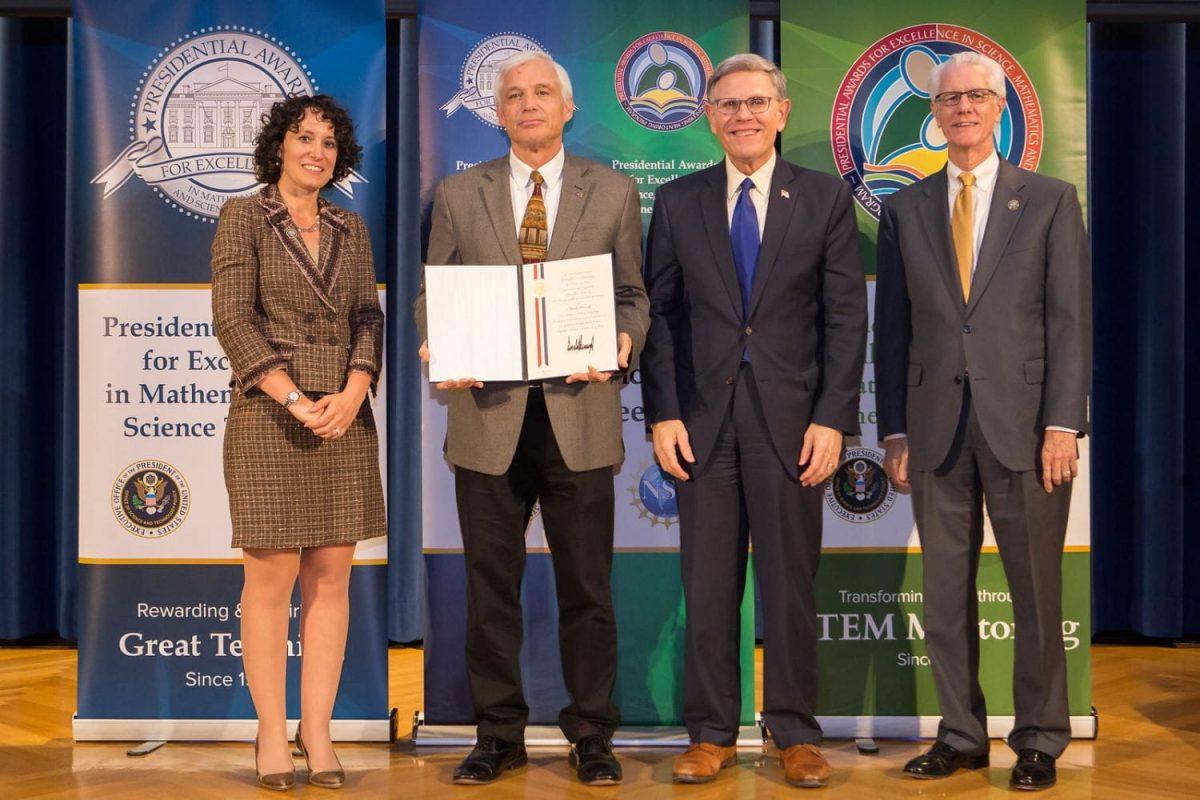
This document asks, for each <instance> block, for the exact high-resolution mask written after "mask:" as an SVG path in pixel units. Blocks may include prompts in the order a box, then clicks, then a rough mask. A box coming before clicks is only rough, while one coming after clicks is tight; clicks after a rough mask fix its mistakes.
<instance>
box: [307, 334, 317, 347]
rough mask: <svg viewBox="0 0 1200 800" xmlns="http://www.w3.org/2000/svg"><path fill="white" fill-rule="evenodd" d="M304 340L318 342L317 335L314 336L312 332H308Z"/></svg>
mask: <svg viewBox="0 0 1200 800" xmlns="http://www.w3.org/2000/svg"><path fill="white" fill-rule="evenodd" d="M304 341H306V342H308V343H309V344H316V343H317V337H315V336H313V335H312V334H311V333H310V334H308V335H307V336H305V337H304Z"/></svg>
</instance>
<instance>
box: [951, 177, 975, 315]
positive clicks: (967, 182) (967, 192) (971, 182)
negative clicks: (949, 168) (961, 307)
mask: <svg viewBox="0 0 1200 800" xmlns="http://www.w3.org/2000/svg"><path fill="white" fill-rule="evenodd" d="M958 182H959V183H961V184H962V188H961V189H959V190H958V197H955V198H954V212H953V213H952V214H951V215H950V235H951V236H952V237H953V238H954V255H955V257H956V258H957V259H958V277H959V278H960V279H961V280H962V292H963V302H964V303H965V302H967V300H968V298H970V296H971V267H972V266H974V264H973V262H974V260H975V176H974V175H972V174H971V173H970V172H960V173H959V175H958Z"/></svg>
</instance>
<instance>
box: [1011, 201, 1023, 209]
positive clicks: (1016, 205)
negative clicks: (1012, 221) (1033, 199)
mask: <svg viewBox="0 0 1200 800" xmlns="http://www.w3.org/2000/svg"><path fill="white" fill-rule="evenodd" d="M1020 207H1021V201H1020V200H1009V201H1008V210H1009V211H1016V210H1017V209H1018V208H1020Z"/></svg>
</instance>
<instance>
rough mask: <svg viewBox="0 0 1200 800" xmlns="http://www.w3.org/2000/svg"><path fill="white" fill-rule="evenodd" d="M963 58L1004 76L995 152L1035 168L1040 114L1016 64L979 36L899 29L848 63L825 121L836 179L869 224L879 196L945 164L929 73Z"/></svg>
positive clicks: (952, 29) (941, 26) (951, 28)
mask: <svg viewBox="0 0 1200 800" xmlns="http://www.w3.org/2000/svg"><path fill="white" fill-rule="evenodd" d="M968 51H974V52H977V53H982V54H983V55H985V56H987V57H988V58H990V59H992V60H994V61H995V62H996V63H998V64H999V65H1000V67H1001V69H1003V70H1004V74H1005V84H1006V87H1005V88H1006V92H1005V107H1004V112H1003V114H1002V115H1001V117H1000V123H999V124H998V125H997V126H996V134H995V135H996V151H997V152H998V153H999V154H1000V157H1001V158H1005V159H1008V160H1009V161H1010V162H1012V163H1013V164H1016V165H1017V166H1020V167H1023V168H1024V169H1029V170H1033V169H1036V168H1037V165H1038V161H1039V160H1040V159H1041V154H1042V145H1043V136H1044V132H1043V128H1042V109H1041V104H1040V103H1039V102H1038V96H1037V91H1036V90H1035V89H1034V86H1033V82H1032V81H1031V80H1030V78H1029V75H1028V74H1027V73H1026V72H1025V70H1024V69H1023V68H1022V67H1021V64H1020V63H1019V62H1018V61H1017V60H1016V58H1014V57H1013V56H1012V54H1011V53H1009V52H1008V51H1007V50H1005V49H1004V48H1003V47H1001V46H1000V45H999V44H998V43H997V42H995V41H993V40H992V39H989V38H988V37H987V36H984V35H983V34H982V33H979V32H978V31H974V30H971V29H970V28H964V27H961V26H959V25H948V24H946V23H941V22H935V23H927V24H923V25H913V26H911V27H908V28H902V29H901V30H898V31H893V32H892V33H889V34H887V35H886V36H884V37H882V38H880V39H879V40H878V41H877V42H875V43H874V44H872V45H870V46H869V47H868V48H867V49H866V50H864V51H863V53H862V55H860V56H859V57H858V58H857V59H855V60H854V62H853V63H852V64H851V65H850V69H849V70H848V71H847V72H846V76H845V78H843V79H842V83H841V86H839V87H838V90H837V94H836V95H835V97H834V101H833V112H832V115H831V118H830V126H829V127H830V131H829V134H830V142H831V143H832V145H833V158H834V163H835V164H836V165H837V170H838V173H839V174H840V175H841V176H842V178H843V179H844V180H846V181H847V182H848V183H849V184H850V187H851V188H852V189H853V190H854V197H855V199H856V200H857V201H858V204H859V205H860V206H862V208H863V209H864V210H866V211H867V212H868V213H869V214H871V216H873V217H875V219H879V209H880V204H881V201H882V199H883V198H884V197H887V196H888V195H890V194H892V193H894V192H896V191H899V190H900V189H902V188H904V187H905V186H908V185H910V184H912V183H916V182H917V181H919V180H921V179H922V178H925V177H927V176H929V175H932V174H933V173H935V172H937V171H938V170H940V169H941V168H942V167H943V166H944V165H945V163H946V137H945V136H944V135H942V132H941V130H940V129H939V128H938V126H937V124H936V123H935V122H934V119H933V115H932V114H931V113H930V108H929V101H930V97H929V74H930V71H931V70H932V69H933V67H934V65H936V64H938V63H940V62H942V61H945V60H946V59H948V58H949V57H950V56H952V55H954V54H955V53H962V52H968Z"/></svg>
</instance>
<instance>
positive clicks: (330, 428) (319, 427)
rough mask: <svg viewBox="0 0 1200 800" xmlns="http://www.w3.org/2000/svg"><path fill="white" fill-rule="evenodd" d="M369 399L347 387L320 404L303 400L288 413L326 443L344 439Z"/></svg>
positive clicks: (321, 399) (323, 397) (361, 391)
mask: <svg viewBox="0 0 1200 800" xmlns="http://www.w3.org/2000/svg"><path fill="white" fill-rule="evenodd" d="M366 396H367V395H366V392H365V391H364V390H361V389H357V388H354V387H350V386H347V387H346V388H345V389H343V390H342V391H340V392H335V393H334V394H327V395H324V396H322V397H319V398H317V400H316V401H313V400H309V399H308V398H307V397H301V398H300V399H299V400H297V401H296V402H295V403H292V404H291V405H290V406H289V407H288V411H289V412H290V413H291V415H292V416H293V417H295V418H296V419H297V420H299V421H300V423H301V424H303V425H304V427H306V428H308V429H309V430H310V431H312V432H313V435H315V436H318V437H320V438H322V439H326V440H332V439H340V438H341V437H342V436H345V435H346V431H348V430H350V426H351V425H353V424H354V419H355V417H357V416H358V410H359V408H361V407H362V404H363V400H365V399H366Z"/></svg>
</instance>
